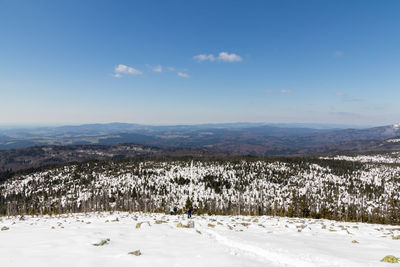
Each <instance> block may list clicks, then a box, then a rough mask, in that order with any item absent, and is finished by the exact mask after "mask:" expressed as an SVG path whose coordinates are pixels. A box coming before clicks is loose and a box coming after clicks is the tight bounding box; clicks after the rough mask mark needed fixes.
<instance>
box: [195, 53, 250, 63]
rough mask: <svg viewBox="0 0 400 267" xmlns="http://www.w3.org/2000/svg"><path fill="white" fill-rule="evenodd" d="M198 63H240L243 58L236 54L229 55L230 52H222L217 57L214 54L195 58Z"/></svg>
mask: <svg viewBox="0 0 400 267" xmlns="http://www.w3.org/2000/svg"><path fill="white" fill-rule="evenodd" d="M193 58H194V59H196V60H197V61H199V62H201V61H211V62H213V61H221V62H229V63H232V62H240V61H243V58H242V57H241V56H239V55H237V54H235V53H231V54H229V53H228V52H220V53H219V54H218V55H217V56H214V55H213V54H200V55H196V56H194V57H193Z"/></svg>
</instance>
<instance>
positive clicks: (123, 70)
mask: <svg viewBox="0 0 400 267" xmlns="http://www.w3.org/2000/svg"><path fill="white" fill-rule="evenodd" d="M123 74H125V75H142V74H143V72H141V71H140V70H138V69H135V68H132V67H129V66H127V65H124V64H119V65H118V66H116V67H115V69H114V77H115V78H121V77H122V75H123Z"/></svg>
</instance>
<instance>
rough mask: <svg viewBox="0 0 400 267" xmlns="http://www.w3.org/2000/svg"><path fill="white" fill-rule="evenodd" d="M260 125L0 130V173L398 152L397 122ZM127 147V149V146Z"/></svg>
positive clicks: (399, 126) (117, 125) (399, 132)
mask: <svg viewBox="0 0 400 267" xmlns="http://www.w3.org/2000/svg"><path fill="white" fill-rule="evenodd" d="M302 126H303V125H281V126H280V127H277V126H276V125H274V126H271V125H267V124H261V123H231V124H202V125H177V126H147V125H139V124H126V123H111V124H87V125H80V126H61V127H41V128H26V129H3V130H0V150H3V151H0V172H1V171H5V170H7V169H12V170H18V169H23V168H28V167H37V166H43V165H46V164H54V163H63V162H71V161H83V160H88V159H106V158H115V157H119V158H132V157H138V156H149V155H177V156H181V155H196V156H198V155H203V156H204V155H209V156H213V155H219V156H221V155H224V156H232V155H257V156H280V155H292V156H299V155H312V154H334V153H342V152H369V151H392V150H400V142H397V141H393V140H399V141H400V139H396V138H397V137H398V136H400V124H395V125H388V126H382V127H373V128H367V129H337V128H329V127H319V128H307V127H302ZM129 147H130V148H129Z"/></svg>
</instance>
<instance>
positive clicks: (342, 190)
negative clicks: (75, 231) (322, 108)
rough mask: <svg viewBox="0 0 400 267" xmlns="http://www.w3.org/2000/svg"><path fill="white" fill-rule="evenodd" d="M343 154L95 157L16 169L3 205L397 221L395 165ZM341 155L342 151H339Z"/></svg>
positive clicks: (4, 208) (3, 190)
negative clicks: (171, 209) (33, 169)
mask: <svg viewBox="0 0 400 267" xmlns="http://www.w3.org/2000/svg"><path fill="white" fill-rule="evenodd" d="M371 157H376V159H377V160H375V161H370V162H361V161H358V160H349V158H347V160H343V159H342V158H330V159H322V158H304V157H303V158H265V159H261V158H235V159H208V160H206V159H191V158H188V159H176V160H110V161H92V162H86V163H79V164H69V165H65V166H62V167H53V168H49V169H46V170H43V169H42V170H40V171H37V172H32V173H25V174H18V175H14V176H13V177H12V178H9V179H7V180H5V181H4V182H2V183H1V184H0V213H1V214H3V215H6V214H37V213H66V212H78V211H80V212H82V211H83V212H87V211H105V210H124V211H133V210H135V211H137V210H140V211H167V210H168V208H169V207H170V206H176V207H178V208H179V209H184V208H185V207H186V206H188V205H192V206H193V208H194V210H195V211H196V212H205V213H217V214H254V215H261V214H267V215H280V216H290V217H291V216H295V217H313V218H329V219H336V220H348V221H364V222H374V223H378V222H379V223H391V224H399V223H400V210H399V203H400V202H399V199H400V192H399V186H400V165H399V164H398V163H387V162H385V161H380V160H379V157H384V156H383V155H375V156H371ZM344 159H345V158H344Z"/></svg>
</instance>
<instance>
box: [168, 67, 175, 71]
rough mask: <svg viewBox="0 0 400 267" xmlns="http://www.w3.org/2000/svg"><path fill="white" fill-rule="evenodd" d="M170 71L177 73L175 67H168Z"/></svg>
mask: <svg viewBox="0 0 400 267" xmlns="http://www.w3.org/2000/svg"><path fill="white" fill-rule="evenodd" d="M167 69H168V70H169V71H175V68H174V67H168V68H167Z"/></svg>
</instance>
